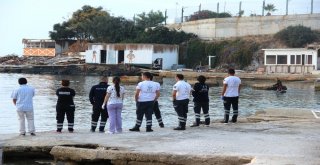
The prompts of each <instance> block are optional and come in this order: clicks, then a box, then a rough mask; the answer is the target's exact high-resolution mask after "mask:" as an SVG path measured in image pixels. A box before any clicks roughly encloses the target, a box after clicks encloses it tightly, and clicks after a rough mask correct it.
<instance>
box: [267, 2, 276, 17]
mask: <svg viewBox="0 0 320 165" xmlns="http://www.w3.org/2000/svg"><path fill="white" fill-rule="evenodd" d="M264 10H266V11H268V13H267V15H271V12H274V11H276V10H277V9H276V7H275V6H274V4H267V5H266V6H265V7H264Z"/></svg>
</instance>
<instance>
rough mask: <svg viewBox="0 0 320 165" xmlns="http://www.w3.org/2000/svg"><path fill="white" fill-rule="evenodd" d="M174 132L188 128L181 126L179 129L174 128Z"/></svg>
mask: <svg viewBox="0 0 320 165" xmlns="http://www.w3.org/2000/svg"><path fill="white" fill-rule="evenodd" d="M173 130H186V127H181V126H179V127H176V128H173Z"/></svg>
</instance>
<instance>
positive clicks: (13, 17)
mask: <svg viewBox="0 0 320 165" xmlns="http://www.w3.org/2000/svg"><path fill="white" fill-rule="evenodd" d="M265 1H266V4H268V3H272V4H274V5H275V6H276V9H278V10H277V11H276V12H274V14H273V15H283V14H285V10H286V9H285V4H286V0H265ZM313 1H314V13H320V0H313ZM218 2H219V4H220V12H223V11H225V12H229V13H231V14H232V15H236V13H237V12H238V10H239V2H240V0H112V1H111V0H1V1H0V21H1V22H0V36H1V44H0V56H4V55H7V54H11V53H15V54H18V55H21V54H22V48H23V45H22V42H21V41H22V39H23V38H27V39H48V38H49V31H50V30H52V26H53V25H54V24H55V23H61V22H62V21H64V20H67V19H68V18H70V17H71V15H72V13H73V12H74V11H76V10H78V9H80V8H81V7H82V6H83V5H91V6H93V7H98V6H102V7H103V8H104V9H105V10H107V11H108V12H109V13H110V14H111V15H114V16H123V17H125V18H129V19H132V18H133V16H134V14H139V13H142V12H144V11H145V12H149V11H150V10H160V11H162V12H164V11H165V10H166V9H167V11H168V17H169V18H168V22H173V20H174V18H175V17H181V7H182V6H183V7H184V8H185V15H190V14H192V13H193V12H195V11H197V10H198V7H199V5H200V4H201V9H202V10H212V11H216V8H217V3H218ZM262 2H263V0H242V10H244V15H245V16H248V15H250V14H251V13H252V14H254V13H255V14H258V15H261V12H262V9H261V8H262V7H261V6H262ZM310 4H311V0H289V14H306V13H310V8H311V7H310V6H311V5H310Z"/></svg>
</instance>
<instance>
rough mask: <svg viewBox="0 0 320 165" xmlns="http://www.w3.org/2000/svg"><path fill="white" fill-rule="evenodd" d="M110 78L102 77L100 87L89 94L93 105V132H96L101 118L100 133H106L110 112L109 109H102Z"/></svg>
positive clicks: (93, 88)
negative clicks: (105, 128)
mask: <svg viewBox="0 0 320 165" xmlns="http://www.w3.org/2000/svg"><path fill="white" fill-rule="evenodd" d="M107 82H108V78H107V77H102V78H101V81H100V83H99V84H98V85H94V86H92V88H91V90H90V93H89V99H90V102H91V104H92V116H91V130H90V131H91V132H95V131H96V128H97V125H98V120H99V117H101V118H100V127H99V132H100V133H103V132H104V127H105V125H106V123H107V119H108V112H107V109H106V108H105V109H102V107H101V106H102V104H103V101H104V97H105V96H106V93H107V89H108V87H109V85H108V83H107Z"/></svg>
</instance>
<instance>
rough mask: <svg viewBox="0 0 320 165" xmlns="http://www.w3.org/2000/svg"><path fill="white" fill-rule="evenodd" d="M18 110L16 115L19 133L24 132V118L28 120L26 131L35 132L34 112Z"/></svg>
mask: <svg viewBox="0 0 320 165" xmlns="http://www.w3.org/2000/svg"><path fill="white" fill-rule="evenodd" d="M17 112H18V117H19V121H20V133H21V134H23V133H26V124H25V119H27V121H28V131H29V133H34V132H35V127H34V114H33V111H17Z"/></svg>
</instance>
